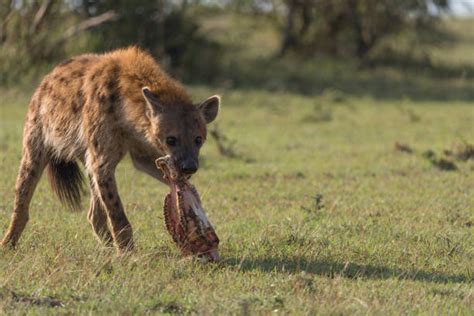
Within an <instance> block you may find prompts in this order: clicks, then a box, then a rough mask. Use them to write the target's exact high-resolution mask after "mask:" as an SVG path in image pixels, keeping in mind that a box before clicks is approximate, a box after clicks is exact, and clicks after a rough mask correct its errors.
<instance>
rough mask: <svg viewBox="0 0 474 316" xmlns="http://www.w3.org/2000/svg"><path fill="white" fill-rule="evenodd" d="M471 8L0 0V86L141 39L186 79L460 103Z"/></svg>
mask: <svg viewBox="0 0 474 316" xmlns="http://www.w3.org/2000/svg"><path fill="white" fill-rule="evenodd" d="M473 14H474V1H472V0H397V1H392V0H331V1H328V0H221V1H217V0H140V1H127V0H119V1H116V0H43V1H40V0H0V85H2V86H12V85H15V86H16V85H18V84H25V85H31V83H35V82H36V81H37V80H38V78H40V77H41V75H43V74H44V73H45V72H47V71H48V70H50V69H51V68H52V67H53V65H54V64H55V63H57V62H59V61H61V60H63V59H65V58H67V57H68V56H71V55H76V54H80V53H83V52H104V51H107V50H111V49H114V48H118V47H124V46H128V45H138V46H140V47H143V48H145V49H147V50H148V51H150V52H151V53H152V54H153V55H154V56H155V57H156V58H157V59H158V60H159V61H160V63H161V64H162V65H163V66H164V67H165V68H166V70H167V71H169V72H170V73H171V74H172V75H173V76H174V77H176V78H178V79H180V80H183V81H184V82H185V83H188V84H198V85H199V84H204V85H217V86H220V87H222V88H256V89H266V90H288V91H291V92H296V93H303V94H314V93H321V92H323V91H325V90H326V89H328V88H330V89H338V90H341V91H344V92H345V93H349V94H353V95H356V96H364V95H371V96H374V97H383V98H399V97H409V98H412V99H420V98H421V99H425V98H430V99H437V100H438V99H442V100H444V99H462V100H466V99H472V97H473V96H474V89H470V88H468V87H469V86H470V85H471V83H472V81H470V80H472V77H473V74H474V71H473V69H474V62H473V58H472V56H474V44H473V41H474V35H473V34H474V20H473V19H472V18H471V16H472V15H473ZM433 80H435V81H433ZM438 80H442V83H443V84H442V85H440V84H439V83H440V81H438Z"/></svg>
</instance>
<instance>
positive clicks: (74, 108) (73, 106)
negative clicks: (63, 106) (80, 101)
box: [72, 102, 79, 114]
mask: <svg viewBox="0 0 474 316" xmlns="http://www.w3.org/2000/svg"><path fill="white" fill-rule="evenodd" d="M72 112H73V113H75V114H76V113H77V112H79V107H78V106H77V103H76V102H73V103H72Z"/></svg>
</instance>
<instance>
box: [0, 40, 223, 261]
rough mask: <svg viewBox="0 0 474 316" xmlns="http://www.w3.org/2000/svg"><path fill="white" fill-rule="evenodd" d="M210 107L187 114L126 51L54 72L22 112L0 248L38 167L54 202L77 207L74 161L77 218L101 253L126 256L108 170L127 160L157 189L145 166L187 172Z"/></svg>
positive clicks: (189, 108) (187, 104) (15, 231)
mask: <svg viewBox="0 0 474 316" xmlns="http://www.w3.org/2000/svg"><path fill="white" fill-rule="evenodd" d="M219 104H220V99H219V97H218V96H212V97H210V98H208V99H207V100H205V101H204V102H202V103H200V104H198V105H196V104H193V102H192V101H191V98H190V96H189V95H188V93H187V92H186V91H185V89H184V88H183V86H182V85H181V84H179V83H178V82H176V81H174V80H173V79H171V78H170V77H168V76H167V75H166V74H165V73H164V72H163V71H162V70H161V69H160V67H159V66H158V64H157V63H156V62H155V60H154V59H153V58H152V57H151V56H150V55H148V54H147V53H145V52H143V51H141V50H140V49H138V48H135V47H132V48H127V49H122V50H116V51H113V52H110V53H106V54H103V55H93V54H90V55H81V56H78V57H75V58H71V59H69V60H67V61H65V62H63V63H62V64H60V65H58V66H57V67H56V68H55V69H54V70H53V71H52V72H51V73H50V74H48V75H47V76H46V77H45V78H44V79H43V81H42V82H41V84H40V86H39V87H38V88H37V90H36V91H35V93H34V95H33V97H32V99H31V102H30V104H29V109H28V114H27V118H26V123H25V127H24V136H23V156H22V160H21V165H20V170H19V173H18V177H17V181H16V189H15V201H14V206H13V215H12V219H11V223H10V226H9V228H8V230H7V232H6V234H5V236H4V238H3V240H2V244H3V245H9V246H13V247H14V246H15V245H16V244H17V242H18V239H19V237H20V235H21V233H22V231H23V229H24V228H25V225H26V223H27V221H28V213H29V211H28V208H29V204H30V201H31V198H32V195H33V192H34V190H35V187H36V185H37V183H38V180H39V179H40V177H41V174H42V172H43V170H44V169H45V167H46V166H47V167H48V174H49V179H50V182H51V186H52V189H53V191H54V192H55V193H56V194H57V195H58V197H59V199H60V200H61V201H63V202H65V203H66V204H68V205H69V206H70V207H72V208H78V207H79V205H80V198H81V192H82V182H83V176H82V173H81V171H80V169H79V167H78V162H79V161H80V162H82V164H83V165H84V167H85V170H86V172H87V175H88V177H89V183H90V189H91V201H90V208H89V212H88V215H87V218H88V220H89V222H90V223H91V225H92V227H93V229H94V232H95V234H96V235H97V236H98V237H99V239H100V240H102V241H103V242H104V243H106V244H111V243H113V242H115V245H116V246H117V248H118V250H119V251H120V252H122V251H125V250H129V249H132V248H133V238H132V227H131V225H130V223H129V221H128V219H127V217H126V215H125V212H124V209H123V205H122V202H121V201H120V197H119V194H118V192H117V184H116V181H115V175H114V173H115V168H116V166H117V164H118V163H119V162H120V160H122V158H123V157H124V156H125V155H126V154H127V153H129V154H130V156H131V158H132V161H133V164H134V166H135V167H136V168H137V169H139V170H141V171H144V172H146V173H147V174H149V175H150V176H152V177H154V178H156V179H158V180H161V181H163V177H162V174H161V173H160V171H158V169H157V168H156V167H155V164H154V160H155V159H156V158H157V157H160V156H162V155H164V154H170V155H171V156H172V157H174V160H175V162H176V165H177V167H178V168H179V170H180V171H181V172H182V173H185V174H192V173H194V172H196V171H197V169H198V155H199V149H200V148H201V146H202V144H203V142H204V141H205V139H206V124H208V123H210V122H212V121H213V120H214V119H215V118H216V116H217V113H218V110H219Z"/></svg>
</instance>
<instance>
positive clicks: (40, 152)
mask: <svg viewBox="0 0 474 316" xmlns="http://www.w3.org/2000/svg"><path fill="white" fill-rule="evenodd" d="M24 134H25V135H24V141H23V157H22V159H21V163H20V169H19V172H18V176H17V179H16V186H15V200H14V202H13V214H12V218H11V222H10V226H9V227H8V230H7V232H6V233H5V235H4V237H3V239H2V242H1V244H2V245H3V246H10V247H12V248H14V247H15V246H16V244H17V242H18V239H19V238H20V235H21V233H22V232H23V230H24V229H25V226H26V223H27V222H28V219H29V211H28V209H29V205H30V201H31V198H32V197H33V192H34V191H35V188H36V185H37V184H38V181H39V179H40V178H41V174H42V173H43V170H44V168H45V167H46V164H47V160H46V154H45V149H44V147H43V145H42V143H41V140H40V131H39V127H36V126H34V127H31V128H29V127H28V126H27V127H26V128H25V133H24Z"/></svg>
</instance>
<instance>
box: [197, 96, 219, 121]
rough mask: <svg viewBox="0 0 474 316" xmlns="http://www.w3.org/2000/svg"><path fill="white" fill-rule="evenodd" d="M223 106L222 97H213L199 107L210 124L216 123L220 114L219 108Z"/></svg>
mask: <svg viewBox="0 0 474 316" xmlns="http://www.w3.org/2000/svg"><path fill="white" fill-rule="evenodd" d="M220 106H221V97H220V96H218V95H213V96H212V97H209V98H208V99H206V100H205V101H204V102H202V103H201V104H199V105H198V109H199V111H201V113H202V115H203V116H204V119H205V120H206V123H207V124H209V123H211V122H212V121H214V120H215V119H216V117H217V114H218V113H219V107H220Z"/></svg>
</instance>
